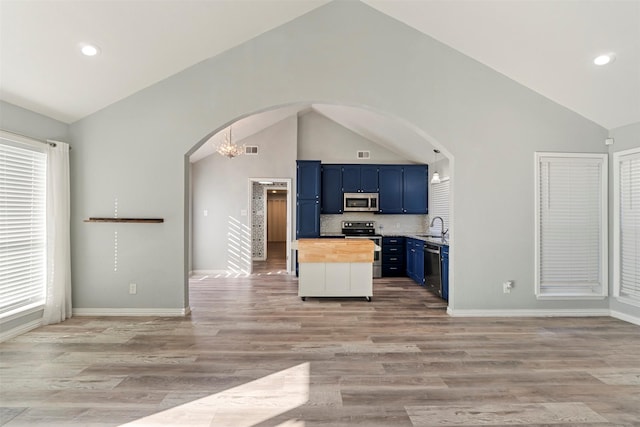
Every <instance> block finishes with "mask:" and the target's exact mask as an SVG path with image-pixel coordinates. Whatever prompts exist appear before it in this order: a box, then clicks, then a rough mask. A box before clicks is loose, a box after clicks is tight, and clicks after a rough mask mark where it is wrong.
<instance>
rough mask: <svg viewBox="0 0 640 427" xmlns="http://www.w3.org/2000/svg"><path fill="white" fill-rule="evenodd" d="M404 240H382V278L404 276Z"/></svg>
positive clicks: (396, 238) (395, 238) (388, 238)
mask: <svg viewBox="0 0 640 427" xmlns="http://www.w3.org/2000/svg"><path fill="white" fill-rule="evenodd" d="M404 260H405V238H404V237H383V238H382V277H398V276H405V275H406V269H405V264H404Z"/></svg>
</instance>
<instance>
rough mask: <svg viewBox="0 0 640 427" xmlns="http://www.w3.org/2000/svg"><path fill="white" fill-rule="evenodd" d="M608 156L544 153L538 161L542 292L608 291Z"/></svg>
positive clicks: (588, 293) (539, 279)
mask: <svg viewBox="0 0 640 427" xmlns="http://www.w3.org/2000/svg"><path fill="white" fill-rule="evenodd" d="M605 167H606V165H605V163H604V157H603V156H600V155H597V157H595V156H579V155H575V157H571V155H565V156H557V155H553V154H550V155H549V156H541V157H540V158H539V162H538V177H537V178H538V179H537V183H538V188H537V192H538V194H537V196H538V197H537V200H538V206H537V209H538V212H537V213H538V215H537V217H538V218H537V219H538V221H537V236H536V238H537V239H536V241H537V243H538V248H537V251H538V252H537V257H536V259H537V261H538V265H537V266H536V267H537V270H538V271H537V280H536V285H537V294H538V295H539V296H544V295H548V296H551V295H554V296H597V295H604V292H606V286H604V283H605V280H606V279H605V276H606V274H605V271H606V270H605V269H606V267H605V265H606V264H605V263H606V256H603V252H604V251H603V245H605V244H606V243H605V240H606V235H605V232H606V222H605V220H606V204H605V201H606V200H605V197H606V194H604V189H603V179H604V177H605V174H604V171H603V168H605Z"/></svg>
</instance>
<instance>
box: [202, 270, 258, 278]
mask: <svg viewBox="0 0 640 427" xmlns="http://www.w3.org/2000/svg"><path fill="white" fill-rule="evenodd" d="M193 276H208V277H247V276H249V274H248V273H244V272H235V271H230V270H193V271H192V272H191V275H190V277H193ZM195 280H198V279H195Z"/></svg>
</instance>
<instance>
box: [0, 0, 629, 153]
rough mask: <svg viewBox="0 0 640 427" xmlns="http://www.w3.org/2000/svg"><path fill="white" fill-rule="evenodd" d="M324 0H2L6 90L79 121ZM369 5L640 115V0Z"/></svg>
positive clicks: (517, 73) (527, 76) (531, 78)
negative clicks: (611, 57)
mask: <svg viewBox="0 0 640 427" xmlns="http://www.w3.org/2000/svg"><path fill="white" fill-rule="evenodd" d="M325 3H327V1H326V0H303V1H302V0H301V1H291V0H245V1H220V0H200V1H191V0H179V1H178V0H165V1H133V0H130V1H129V0H121V1H113V0H94V1H69V0H57V1H51V0H49V1H25V0H19V1H15V0H0V99H2V100H5V101H7V102H10V103H13V104H16V105H18V106H21V107H24V108H27V109H29V110H32V111H35V112H38V113H41V114H44V115H47V116H49V117H53V118H55V119H58V120H61V121H63V122H67V123H72V122H74V121H76V120H79V119H81V118H83V117H86V116H87V115H89V114H91V113H93V112H95V111H98V110H100V109H102V108H104V107H106V106H107V105H109V104H111V103H113V102H115V101H118V100H120V99H122V98H125V97H127V96H129V95H131V94H132V93H134V92H136V91H138V90H140V89H142V88H144V87H147V86H149V85H152V84H154V83H156V82H158V81H160V80H162V79H164V78H166V77H168V76H170V75H172V74H175V73H177V72H179V71H181V70H183V69H185V68H187V67H189V66H191V65H193V64H196V63H198V62H200V61H202V60H204V59H206V58H209V57H211V56H214V55H216V54H219V53H221V52H223V51H225V50H227V49H229V48H231V47H233V46H236V45H238V44H241V43H243V42H245V41H247V40H249V39H251V38H253V37H255V36H257V35H259V34H261V33H263V32H265V31H267V30H269V29H272V28H275V27H277V26H279V25H281V24H284V23H286V22H288V21H290V20H292V19H295V18H296V17H298V16H300V15H302V14H304V13H307V12H309V11H311V10H313V9H315V8H316V7H320V6H322V5H324V4H325ZM364 3H366V4H368V5H370V6H372V7H374V8H376V9H378V10H379V11H381V12H383V13H386V14H387V15H389V16H391V17H393V18H395V19H397V20H399V21H402V22H404V23H406V24H407V25H410V26H412V27H414V28H415V29H417V30H419V31H421V32H423V33H425V34H428V35H430V36H432V37H434V38H435V39H437V40H440V41H441V42H443V43H445V44H447V45H449V46H451V47H453V48H455V49H457V50H459V51H461V52H463V53H465V54H466V55H468V56H470V57H472V58H474V59H476V60H477V61H479V62H482V63H484V64H485V65H487V66H489V67H491V68H493V69H495V70H496V71H498V72H500V73H502V74H505V75H506V76H508V77H510V78H512V79H513V80H515V81H517V82H519V83H521V84H523V85H525V86H527V87H529V88H531V89H533V90H535V91H536V92H538V93H540V94H542V95H544V96H546V97H548V98H550V99H552V100H554V101H555V102H558V103H559V104H562V105H564V106H565V107H567V108H569V109H571V110H573V111H575V112H577V113H578V114H581V115H582V116H584V117H586V118H588V119H590V120H592V121H594V122H596V123H598V124H600V125H601V126H603V127H605V128H608V129H612V128H616V127H619V126H623V125H626V124H630V123H635V122H640V0H628V1H626V0H622V1H617V0H608V1H567V0H549V1H545V0H538V1H521V0H510V1H509V0H502V1H485V0H476V1H473V0H466V1H459V0H447V1H436V0H434V1H428V0H425V1H419V0H418V1H416V0H413V1H404V0H393V1H392V0H364ZM82 42H91V43H95V44H97V45H99V46H100V48H101V50H102V52H101V54H100V55H99V56H97V57H94V58H85V57H82V56H81V55H80V54H79V52H78V45H79V44H80V43H82ZM602 52H614V53H615V54H616V56H617V58H616V61H615V62H614V63H613V64H611V65H609V66H606V67H600V68H598V67H596V66H594V65H593V63H592V59H593V58H594V57H595V56H596V55H597V54H600V53H602ZM334 113H335V111H334ZM327 114H328V113H327ZM327 116H328V117H329V115H327ZM334 119H336V121H339V120H337V118H336V117H334ZM353 120H355V119H354V118H353V116H352V117H351V119H345V120H343V121H344V122H350V121H351V122H352V121H353ZM349 126H352V127H356V128H362V123H358V124H356V123H351V124H350V125H349ZM383 133H384V132H383ZM371 138H372V139H374V140H375V138H376V136H375V135H374V136H371Z"/></svg>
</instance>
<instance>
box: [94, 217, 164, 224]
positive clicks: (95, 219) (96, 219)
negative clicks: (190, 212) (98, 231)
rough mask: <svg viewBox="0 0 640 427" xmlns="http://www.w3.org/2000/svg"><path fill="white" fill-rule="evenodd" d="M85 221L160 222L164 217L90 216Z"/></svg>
mask: <svg viewBox="0 0 640 427" xmlns="http://www.w3.org/2000/svg"><path fill="white" fill-rule="evenodd" d="M84 222H137V223H159V222H164V218H95V217H92V218H89V219H85V220H84Z"/></svg>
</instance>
